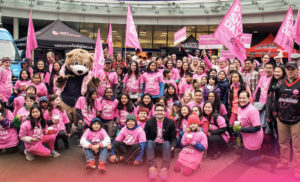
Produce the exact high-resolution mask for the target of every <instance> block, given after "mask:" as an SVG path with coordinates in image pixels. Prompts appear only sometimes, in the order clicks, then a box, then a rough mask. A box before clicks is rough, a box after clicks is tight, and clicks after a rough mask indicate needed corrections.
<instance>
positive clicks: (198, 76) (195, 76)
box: [193, 73, 206, 82]
mask: <svg viewBox="0 0 300 182" xmlns="http://www.w3.org/2000/svg"><path fill="white" fill-rule="evenodd" d="M204 76H206V73H202V74H201V75H198V74H194V75H193V80H194V79H197V80H198V81H199V82H200V81H201V79H202V77H204Z"/></svg>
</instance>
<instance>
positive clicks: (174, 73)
mask: <svg viewBox="0 0 300 182" xmlns="http://www.w3.org/2000/svg"><path fill="white" fill-rule="evenodd" d="M171 72H172V79H173V80H179V79H180V74H179V70H178V69H177V68H172V69H171Z"/></svg>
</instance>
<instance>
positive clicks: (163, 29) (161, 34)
mask: <svg viewBox="0 0 300 182" xmlns="http://www.w3.org/2000/svg"><path fill="white" fill-rule="evenodd" d="M161 47H167V26H154V42H153V49H160V48H161Z"/></svg>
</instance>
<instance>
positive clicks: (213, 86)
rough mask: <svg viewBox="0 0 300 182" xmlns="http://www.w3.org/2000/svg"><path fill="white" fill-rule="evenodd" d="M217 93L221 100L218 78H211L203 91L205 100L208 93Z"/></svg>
mask: <svg viewBox="0 0 300 182" xmlns="http://www.w3.org/2000/svg"><path fill="white" fill-rule="evenodd" d="M210 91H213V92H216V93H217V94H218V96H219V98H220V88H219V87H218V78H217V77H216V76H210V77H209V79H208V84H207V85H206V86H205V87H204V89H203V99H204V100H205V99H206V98H207V95H208V92H210Z"/></svg>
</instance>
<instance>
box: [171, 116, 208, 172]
mask: <svg viewBox="0 0 300 182" xmlns="http://www.w3.org/2000/svg"><path fill="white" fill-rule="evenodd" d="M188 124H189V128H188V129H187V130H186V131H185V133H184V135H183V137H182V139H181V143H180V145H181V146H182V147H183V149H182V150H181V152H180V153H179V156H178V160H177V161H176V163H175V165H174V171H175V172H180V171H181V170H182V173H183V175H184V176H189V175H191V174H192V173H193V171H194V170H196V169H197V167H198V166H199V165H200V163H201V160H202V156H203V154H204V151H205V150H206V149H207V137H206V135H205V134H204V133H203V132H202V131H201V129H200V127H199V124H200V119H199V117H198V116H197V115H195V114H192V115H190V116H189V118H188Z"/></svg>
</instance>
